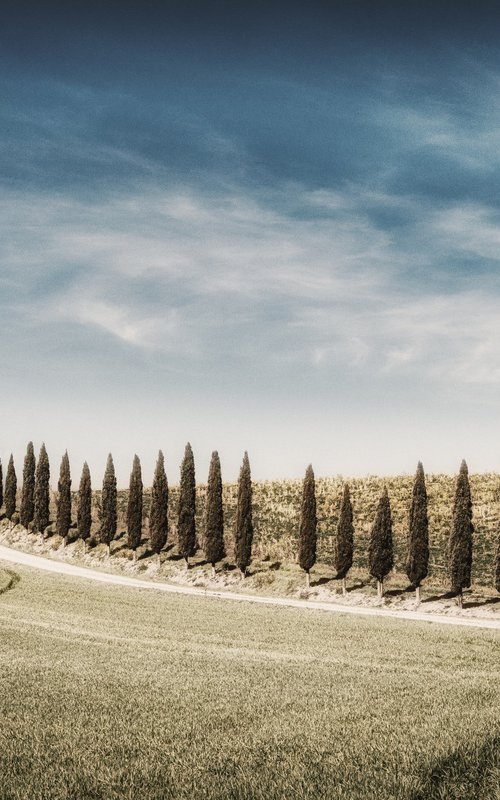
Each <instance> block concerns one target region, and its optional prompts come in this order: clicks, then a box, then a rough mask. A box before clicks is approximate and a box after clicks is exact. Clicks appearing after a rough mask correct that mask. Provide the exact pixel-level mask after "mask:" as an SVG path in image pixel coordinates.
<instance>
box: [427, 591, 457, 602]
mask: <svg viewBox="0 0 500 800" xmlns="http://www.w3.org/2000/svg"><path fill="white" fill-rule="evenodd" d="M456 596H457V593H456V592H443V593H442V594H433V595H431V596H430V597H424V598H423V599H422V603H433V602H435V601H436V600H453V598H454V597H456Z"/></svg>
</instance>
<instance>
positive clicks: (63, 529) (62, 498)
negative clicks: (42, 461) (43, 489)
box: [56, 450, 71, 544]
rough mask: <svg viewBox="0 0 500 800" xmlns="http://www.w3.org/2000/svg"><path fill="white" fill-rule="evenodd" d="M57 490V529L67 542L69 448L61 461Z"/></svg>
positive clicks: (69, 513) (69, 497)
mask: <svg viewBox="0 0 500 800" xmlns="http://www.w3.org/2000/svg"><path fill="white" fill-rule="evenodd" d="M57 492H58V497H57V519H56V529H57V533H58V534H59V536H61V537H62V539H63V542H64V544H66V542H67V539H68V531H69V529H70V527H71V473H70V468H69V458H68V451H67V450H66V452H65V453H64V455H63V457H62V461H61V468H60V472H59V481H58V483H57Z"/></svg>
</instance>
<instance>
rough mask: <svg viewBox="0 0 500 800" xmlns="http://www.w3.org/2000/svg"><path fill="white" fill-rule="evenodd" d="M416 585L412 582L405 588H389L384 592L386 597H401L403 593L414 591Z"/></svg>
mask: <svg viewBox="0 0 500 800" xmlns="http://www.w3.org/2000/svg"><path fill="white" fill-rule="evenodd" d="M414 591H415V587H414V586H412V585H411V584H410V585H409V586H405V588H404V589H388V590H387V591H385V592H384V595H385V597H401V595H402V594H408V592H414Z"/></svg>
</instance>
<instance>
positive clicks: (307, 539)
mask: <svg viewBox="0 0 500 800" xmlns="http://www.w3.org/2000/svg"><path fill="white" fill-rule="evenodd" d="M317 523H318V520H317V517H316V484H315V482H314V472H313V468H312V466H311V464H309V466H308V467H307V469H306V474H305V478H304V483H303V486H302V505H301V511H300V525H299V565H300V567H301V569H303V570H304V571H305V573H306V583H307V586H308V587H309V586H310V570H311V569H312V567H313V566H314V564H315V563H316V539H317V531H316V526H317Z"/></svg>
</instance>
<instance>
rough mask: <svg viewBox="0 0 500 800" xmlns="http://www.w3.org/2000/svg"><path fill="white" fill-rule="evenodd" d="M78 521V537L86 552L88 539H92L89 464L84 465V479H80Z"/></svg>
mask: <svg viewBox="0 0 500 800" xmlns="http://www.w3.org/2000/svg"><path fill="white" fill-rule="evenodd" d="M76 520H77V525H78V536H79V538H80V539H83V543H84V547H85V550H87V539H88V538H89V537H90V529H91V527H92V484H91V481H90V470H89V467H88V464H87V462H85V463H84V465H83V469H82V477H81V478H80V488H79V491H78V509H77V512H76Z"/></svg>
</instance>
